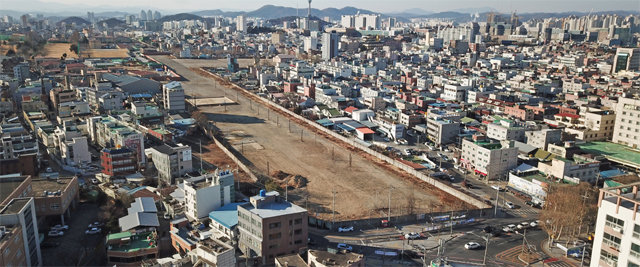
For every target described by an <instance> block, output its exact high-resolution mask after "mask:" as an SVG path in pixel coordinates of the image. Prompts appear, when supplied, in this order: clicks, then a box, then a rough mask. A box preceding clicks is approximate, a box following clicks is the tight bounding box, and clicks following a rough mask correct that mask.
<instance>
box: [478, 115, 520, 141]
mask: <svg viewBox="0 0 640 267" xmlns="http://www.w3.org/2000/svg"><path fill="white" fill-rule="evenodd" d="M487 137H489V138H492V139H496V140H498V141H502V140H515V141H520V142H521V141H523V140H524V127H522V126H517V125H516V124H515V123H513V122H510V121H504V120H501V121H500V122H499V123H490V124H489V125H487Z"/></svg>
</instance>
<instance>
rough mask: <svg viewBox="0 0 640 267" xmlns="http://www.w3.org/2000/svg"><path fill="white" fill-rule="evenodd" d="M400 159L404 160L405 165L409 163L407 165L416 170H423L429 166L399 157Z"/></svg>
mask: <svg viewBox="0 0 640 267" xmlns="http://www.w3.org/2000/svg"><path fill="white" fill-rule="evenodd" d="M398 161H400V162H402V164H404V165H407V166H409V167H411V168H413V169H414V170H422V169H426V168H427V167H425V166H422V165H420V164H418V163H413V162H411V161H407V160H404V159H399V160H398Z"/></svg>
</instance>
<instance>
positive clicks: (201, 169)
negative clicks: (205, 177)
mask: <svg viewBox="0 0 640 267" xmlns="http://www.w3.org/2000/svg"><path fill="white" fill-rule="evenodd" d="M199 141H200V173H202V171H203V170H204V169H203V168H202V139H200V140H199Z"/></svg>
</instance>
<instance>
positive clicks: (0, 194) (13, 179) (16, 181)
mask: <svg viewBox="0 0 640 267" xmlns="http://www.w3.org/2000/svg"><path fill="white" fill-rule="evenodd" d="M26 179H27V176H2V177H0V202H2V201H4V200H5V199H6V198H7V197H9V195H10V194H11V193H13V190H16V188H18V186H20V184H22V183H23V182H24V180H26Z"/></svg>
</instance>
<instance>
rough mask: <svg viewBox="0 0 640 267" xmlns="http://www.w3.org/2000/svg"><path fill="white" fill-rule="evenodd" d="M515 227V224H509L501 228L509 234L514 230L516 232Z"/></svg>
mask: <svg viewBox="0 0 640 267" xmlns="http://www.w3.org/2000/svg"><path fill="white" fill-rule="evenodd" d="M516 228H517V227H516V225H515V224H509V225H507V226H505V227H504V228H502V231H504V232H506V233H510V232H513V231H514V230H516Z"/></svg>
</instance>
